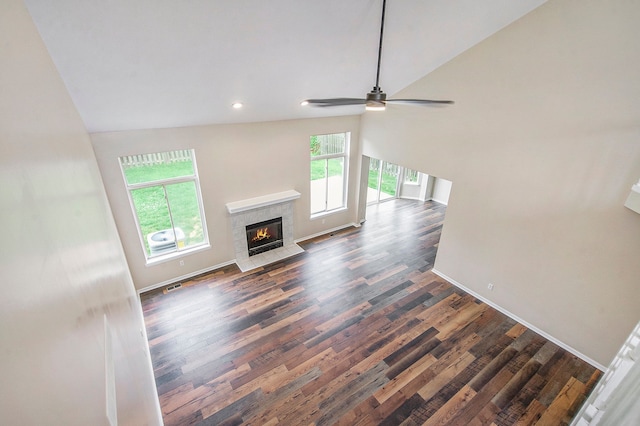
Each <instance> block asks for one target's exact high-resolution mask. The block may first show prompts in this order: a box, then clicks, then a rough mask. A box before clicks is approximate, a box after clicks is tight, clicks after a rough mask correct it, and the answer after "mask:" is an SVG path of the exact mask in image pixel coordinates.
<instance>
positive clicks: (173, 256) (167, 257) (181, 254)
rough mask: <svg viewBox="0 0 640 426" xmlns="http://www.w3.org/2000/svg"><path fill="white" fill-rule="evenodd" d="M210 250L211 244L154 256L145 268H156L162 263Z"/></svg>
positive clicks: (148, 260)
mask: <svg viewBox="0 0 640 426" xmlns="http://www.w3.org/2000/svg"><path fill="white" fill-rule="evenodd" d="M210 248H211V245H210V244H209V243H206V244H203V245H199V246H196V247H192V248H189V249H186V250H180V251H174V252H171V253H167V254H163V255H160V256H154V257H152V258H150V259H147V263H146V265H145V266H155V265H158V264H160V263H166V262H170V261H172V260H175V259H179V258H181V257H185V256H188V255H191V254H194V253H198V252H201V251H204V250H208V249H210Z"/></svg>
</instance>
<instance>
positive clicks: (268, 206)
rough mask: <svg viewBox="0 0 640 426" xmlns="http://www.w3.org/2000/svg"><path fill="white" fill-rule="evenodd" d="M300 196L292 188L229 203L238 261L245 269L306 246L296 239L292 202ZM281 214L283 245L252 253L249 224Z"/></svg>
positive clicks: (288, 255) (243, 270)
mask: <svg viewBox="0 0 640 426" xmlns="http://www.w3.org/2000/svg"><path fill="white" fill-rule="evenodd" d="M298 198H300V193H299V192H298V191H294V190H289V191H284V192H278V193H275V194H268V195H263V196H260V197H255V198H249V199H246V200H241V201H234V202H232V203H227V204H226V206H227V210H228V211H229V214H230V216H231V231H232V234H233V245H234V249H235V252H236V264H237V265H238V267H239V268H240V270H241V271H242V272H245V271H248V270H251V269H255V268H258V267H261V266H265V265H268V264H269V263H273V262H276V261H279V260H282V259H286V258H287V257H291V256H294V255H296V254H299V253H302V252H303V251H304V250H303V249H302V248H301V247H300V246H298V245H297V244H296V243H295V242H294V241H293V202H294V201H295V200H296V199H298ZM278 217H281V218H282V237H283V247H280V248H277V249H273V250H269V251H266V252H264V253H260V254H257V255H255V256H249V253H248V248H247V233H246V227H247V225H251V224H253V223H258V222H262V221H265V220H270V219H275V218H278Z"/></svg>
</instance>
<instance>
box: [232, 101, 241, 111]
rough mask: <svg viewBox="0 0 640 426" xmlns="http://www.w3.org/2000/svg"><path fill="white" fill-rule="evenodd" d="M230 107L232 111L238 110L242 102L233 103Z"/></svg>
mask: <svg viewBox="0 0 640 426" xmlns="http://www.w3.org/2000/svg"><path fill="white" fill-rule="evenodd" d="M231 106H232V107H233V108H234V109H240V108H242V102H234V103H232V104H231Z"/></svg>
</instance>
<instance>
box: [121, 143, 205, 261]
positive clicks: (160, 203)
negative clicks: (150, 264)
mask: <svg viewBox="0 0 640 426" xmlns="http://www.w3.org/2000/svg"><path fill="white" fill-rule="evenodd" d="M120 166H121V168H122V173H123V175H124V178H125V182H126V185H127V190H128V193H129V200H130V202H131V207H132V209H133V213H134V216H135V219H136V223H137V225H138V232H139V234H140V239H141V243H142V246H143V248H144V253H145V257H146V259H147V260H150V259H152V258H157V257H158V256H162V255H168V254H171V253H179V252H181V251H184V250H188V249H192V248H195V247H199V246H208V244H209V241H208V237H207V232H206V226H205V220H204V212H203V210H202V196H201V194H200V183H199V180H198V173H197V167H196V159H195V153H194V151H193V150H179V151H168V152H159V153H152V154H141V155H132V156H124V157H120Z"/></svg>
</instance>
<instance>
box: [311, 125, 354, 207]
mask: <svg viewBox="0 0 640 426" xmlns="http://www.w3.org/2000/svg"><path fill="white" fill-rule="evenodd" d="M339 134H343V135H344V138H345V143H344V151H343V152H342V153H338V154H325V155H318V156H315V157H314V156H310V159H309V167H311V162H313V161H318V160H325V167H326V171H327V179H326V183H325V184H326V187H325V194H326V195H325V200H324V206H325V208H324V210H321V211H318V212H314V213H311V219H315V218H317V217H320V216H326V215H329V214H332V213H336V212H339V211H343V210H346V209H347V200H348V194H347V189H348V187H349V186H348V181H349V150H350V147H351V132H338V133H325V134H322V135H313V136H328V135H339ZM334 158H342V159H343V165H344V166H343V170H342V205H341V206H340V207H336V208H333V209H330V210H329V209H328V208H327V205H328V199H329V179H328V173H329V171H328V164H329V162H328V160H330V159H334ZM309 184H311V180H310V181H309ZM309 195H310V197H309V198H311V191H309ZM309 202H310V203H311V200H309ZM309 207H310V208H311V204H309Z"/></svg>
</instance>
